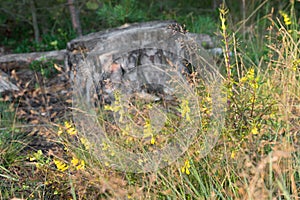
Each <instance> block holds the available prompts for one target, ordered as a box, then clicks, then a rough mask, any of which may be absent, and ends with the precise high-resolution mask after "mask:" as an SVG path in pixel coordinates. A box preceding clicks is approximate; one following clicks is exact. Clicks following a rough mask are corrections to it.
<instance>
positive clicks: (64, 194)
mask: <svg viewBox="0 0 300 200" xmlns="http://www.w3.org/2000/svg"><path fill="white" fill-rule="evenodd" d="M130 2H131V3H134V1H130ZM266 6H267V8H268V7H270V6H271V4H266V5H264V6H262V8H261V9H262V11H261V10H259V11H255V13H254V15H255V16H256V13H259V18H256V19H255V20H253V19H252V18H251V20H250V19H249V21H248V22H247V25H249V23H250V22H251V23H250V24H251V26H250V27H248V28H249V29H247V30H248V31H251V33H249V32H246V34H243V33H244V32H243V29H239V27H237V26H236V24H231V23H230V20H229V19H228V18H229V14H230V12H229V14H226V15H224V16H223V19H224V20H225V22H226V23H225V27H224V30H225V32H224V30H223V32H222V34H220V35H221V36H223V39H224V40H225V38H226V39H228V40H225V41H223V43H221V45H222V47H223V48H224V49H226V46H227V50H230V51H232V52H233V56H232V57H230V62H225V61H223V62H221V64H220V65H221V66H220V68H222V69H223V72H224V73H223V78H224V92H226V93H227V96H228V100H229V101H228V104H227V112H226V118H225V126H224V127H223V128H222V132H221V133H220V138H219V140H218V142H217V144H216V146H215V147H214V148H213V149H212V150H211V151H210V153H209V154H208V155H206V156H205V157H203V158H202V157H201V156H200V153H199V152H200V149H201V148H202V142H201V137H200V136H201V134H199V135H198V136H199V138H198V139H199V141H197V140H196V141H195V142H194V143H193V144H192V145H191V146H190V148H189V149H188V150H187V152H186V153H185V154H184V155H182V156H181V157H180V158H179V159H177V160H176V161H175V162H174V163H172V164H171V165H169V166H167V167H164V168H162V169H159V170H158V171H155V172H148V173H131V172H121V171H118V170H115V169H114V168H113V167H111V166H110V165H106V163H103V160H101V159H100V158H99V157H97V156H96V155H94V154H93V152H92V150H91V145H93V144H91V143H88V142H87V141H86V140H85V138H84V134H82V133H79V132H78V131H77V130H76V128H75V127H74V126H73V125H72V123H63V122H62V124H57V125H55V126H54V125H53V124H52V126H51V131H52V133H53V134H54V135H55V136H56V138H57V139H56V142H57V143H58V144H59V145H60V146H61V147H62V148H61V152H55V153H53V154H51V155H48V154H47V153H46V152H44V151H41V150H39V149H34V150H31V151H28V152H25V154H24V152H23V150H24V146H26V140H25V138H24V136H22V129H19V128H16V127H17V126H16V123H17V122H16V120H15V114H14V112H12V111H13V110H10V111H9V112H3V111H4V110H7V109H9V105H8V104H6V103H1V102H0V110H1V121H0V128H1V129H0V176H1V180H3V181H2V182H0V199H9V198H12V197H19V198H24V199H112V198H114V199H224V200H225V199H257V198H261V199H296V198H297V197H299V196H300V190H299V188H300V155H299V145H300V143H299V141H300V136H299V133H300V130H299V120H300V108H299V104H300V80H299V78H300V77H299V74H300V67H299V65H300V60H299V55H300V49H299V46H300V44H299V39H298V35H299V24H297V21H296V19H295V18H293V17H292V14H291V13H290V12H289V11H290V8H293V5H290V6H289V7H288V9H286V10H285V12H286V13H287V15H288V16H290V17H291V21H292V24H286V23H285V22H284V19H283V17H282V15H279V14H278V13H277V14H274V15H275V16H273V17H269V18H268V17H266V16H269V10H268V9H267V8H266ZM110 9H112V8H110ZM118 9H123V8H118ZM291 10H292V11H293V9H291ZM187 13H190V12H187ZM168 14H170V15H171V14H172V13H168ZM173 14H174V13H173ZM185 14H186V13H185ZM102 15H103V16H104V14H103V13H102V14H101V15H100V16H102ZM124 15H125V14H124ZM103 16H102V17H103ZM132 16H133V17H134V18H135V16H134V15H133V14H132ZM132 16H128V17H129V18H128V19H130V17H132ZM116 17H119V21H114V19H111V20H112V21H111V23H114V22H116V23H123V22H124V19H125V18H124V16H116ZM163 17H166V18H168V17H169V16H168V15H167V14H165V16H163ZM176 17H178V18H180V19H182V20H186V21H189V23H187V28H188V29H190V30H192V31H195V32H198V31H199V32H202V30H215V29H217V28H218V27H215V25H214V23H215V22H214V20H212V21H213V24H211V23H210V18H209V17H206V16H203V17H202V16H198V15H195V14H191V15H179V14H178V13H176ZM126 19H127V18H126ZM122 20H123V21H122ZM215 21H216V22H217V21H218V19H215ZM285 21H286V20H285ZM203 24H204V25H203ZM111 25H113V24H111ZM202 25H203V26H202ZM252 25H253V26H252ZM203 27H205V28H203ZM237 29H239V31H236V30H237ZM226 58H227V57H226V54H225V55H224V59H226ZM200 98H202V99H203V101H205V100H207V99H208V98H206V97H203V96H202V97H200ZM201 109H203V110H201V111H203V112H209V111H207V110H208V109H207V108H205V107H203V108H201ZM175 119H176V118H175ZM205 122H206V121H205V120H203V121H202V123H205ZM201 125H203V124H201ZM49 126H50V125H49ZM110 126H112V125H111V124H110ZM170 127H172V126H171V125H170ZM202 127H204V128H205V126H202ZM124 141H125V140H124ZM120 144H122V141H120ZM138 144H139V143H138ZM126 145H128V144H124V146H126ZM139 145H145V148H148V149H150V147H151V145H149V144H139ZM149 146H150V147H149ZM142 147H144V146H142ZM107 148H108V150H109V146H107ZM135 148H136V147H135ZM21 152H22V154H21V156H20V153H21ZM22 155H23V156H22Z"/></svg>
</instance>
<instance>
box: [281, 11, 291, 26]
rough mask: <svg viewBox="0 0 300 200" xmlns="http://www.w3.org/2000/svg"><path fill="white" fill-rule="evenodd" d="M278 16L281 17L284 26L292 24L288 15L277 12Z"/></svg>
mask: <svg viewBox="0 0 300 200" xmlns="http://www.w3.org/2000/svg"><path fill="white" fill-rule="evenodd" d="M279 13H280V15H281V16H282V17H283V21H284V24H285V25H287V26H288V25H291V24H292V21H291V18H290V17H289V15H288V14H286V13H285V12H283V11H279Z"/></svg>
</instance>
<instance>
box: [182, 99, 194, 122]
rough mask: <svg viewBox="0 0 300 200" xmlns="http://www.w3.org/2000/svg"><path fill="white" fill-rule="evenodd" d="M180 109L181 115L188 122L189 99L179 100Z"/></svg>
mask: <svg viewBox="0 0 300 200" xmlns="http://www.w3.org/2000/svg"><path fill="white" fill-rule="evenodd" d="M180 111H181V116H182V117H185V118H186V121H188V122H190V121H191V118H190V112H191V109H190V107H189V101H188V100H186V99H184V100H183V101H182V102H181V105H180Z"/></svg>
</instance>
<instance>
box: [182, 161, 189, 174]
mask: <svg viewBox="0 0 300 200" xmlns="http://www.w3.org/2000/svg"><path fill="white" fill-rule="evenodd" d="M190 168H191V165H190V161H189V160H186V161H185V162H184V166H183V167H182V168H181V172H182V173H186V174H187V175H189V174H190V173H191V172H190V170H189V169H190Z"/></svg>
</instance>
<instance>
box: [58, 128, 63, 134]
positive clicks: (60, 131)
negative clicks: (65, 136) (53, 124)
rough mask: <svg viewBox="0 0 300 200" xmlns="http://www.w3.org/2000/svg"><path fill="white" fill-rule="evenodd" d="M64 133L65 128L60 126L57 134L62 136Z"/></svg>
mask: <svg viewBox="0 0 300 200" xmlns="http://www.w3.org/2000/svg"><path fill="white" fill-rule="evenodd" d="M62 133H63V130H62V128H61V127H59V129H58V131H57V135H58V136H60V135H61V134H62Z"/></svg>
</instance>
